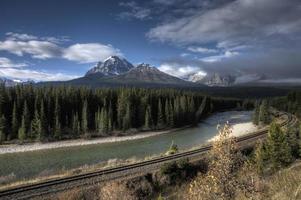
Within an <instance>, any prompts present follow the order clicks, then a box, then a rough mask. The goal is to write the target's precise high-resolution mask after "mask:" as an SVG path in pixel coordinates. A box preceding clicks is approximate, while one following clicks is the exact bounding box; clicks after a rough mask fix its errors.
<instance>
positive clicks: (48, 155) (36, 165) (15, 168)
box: [0, 111, 251, 184]
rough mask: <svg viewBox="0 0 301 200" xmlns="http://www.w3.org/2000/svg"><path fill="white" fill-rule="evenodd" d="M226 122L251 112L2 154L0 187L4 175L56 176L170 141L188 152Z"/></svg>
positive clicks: (159, 148)
mask: <svg viewBox="0 0 301 200" xmlns="http://www.w3.org/2000/svg"><path fill="white" fill-rule="evenodd" d="M226 121H229V122H230V123H232V124H235V123H241V122H249V121H251V112H248V111H230V112H223V113H217V114H214V115H212V116H211V117H209V118H208V119H206V120H204V121H203V122H201V123H200V124H199V125H198V126H197V127H194V128H188V129H185V130H180V131H174V132H171V133H168V134H162V135H157V136H153V137H149V138H143V139H137V140H132V141H123V142H115V143H107V144H95V145H88V146H77V147H66V148H58V149H48V150H40V151H33V152H22V153H11V154H3V155H0V184H1V182H3V180H4V179H7V176H10V177H11V179H12V180H14V181H15V180H21V179H28V178H34V177H36V176H43V175H50V174H56V173H58V172H59V171H61V170H66V169H74V168H78V167H81V166H84V165H93V164H98V163H102V162H106V161H108V160H110V159H129V158H143V157H146V156H151V155H156V154H160V153H163V152H166V150H167V149H168V147H169V146H170V144H171V143H172V141H174V143H175V144H177V145H178V147H179V149H180V150H185V149H189V148H191V147H194V146H197V145H201V144H203V143H205V142H206V141H208V140H209V139H210V138H212V137H213V136H215V135H216V133H217V130H216V126H217V124H218V123H220V124H224V123H225V122H226ZM1 179H2V181H1Z"/></svg>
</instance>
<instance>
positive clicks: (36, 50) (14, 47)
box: [0, 32, 122, 63]
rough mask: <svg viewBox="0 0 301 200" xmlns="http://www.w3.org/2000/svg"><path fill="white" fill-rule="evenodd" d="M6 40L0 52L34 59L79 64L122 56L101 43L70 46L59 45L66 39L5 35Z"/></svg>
mask: <svg viewBox="0 0 301 200" xmlns="http://www.w3.org/2000/svg"><path fill="white" fill-rule="evenodd" d="M6 35H7V36H9V37H8V38H7V39H6V40H4V41H0V51H7V52H10V53H12V54H15V55H18V56H24V55H25V54H28V55H30V56H31V57H32V58H35V59H42V60H45V59H50V58H63V59H67V60H70V61H76V62H79V63H91V62H97V61H100V60H104V59H105V58H107V57H109V56H113V55H118V56H122V53H121V52H120V50H119V49H116V48H114V47H113V46H112V45H109V44H108V45H104V44H101V43H83V44H74V45H71V46H67V47H64V46H61V45H59V43H60V42H62V41H68V40H69V39H68V38H67V37H62V38H56V37H36V36H33V35H28V34H19V33H12V32H8V33H6Z"/></svg>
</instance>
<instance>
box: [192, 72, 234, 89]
mask: <svg viewBox="0 0 301 200" xmlns="http://www.w3.org/2000/svg"><path fill="white" fill-rule="evenodd" d="M235 80H236V77H235V76H232V75H221V74H218V73H213V74H209V75H206V76H205V77H203V78H201V79H199V80H197V81H195V82H196V83H202V84H205V85H208V86H211V87H228V86H232V85H233V84H234V83H235Z"/></svg>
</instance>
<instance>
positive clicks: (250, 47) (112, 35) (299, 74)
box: [0, 0, 301, 82]
mask: <svg viewBox="0 0 301 200" xmlns="http://www.w3.org/2000/svg"><path fill="white" fill-rule="evenodd" d="M0 8H1V12H0V76H1V77H7V78H11V79H17V80H28V79H30V80H34V81H55V80H68V79H73V78H77V77H80V76H83V75H84V74H85V72H86V71H87V70H88V69H90V68H91V67H93V66H94V65H95V64H96V63H97V62H98V61H103V60H104V59H106V58H107V57H109V56H112V55H118V56H120V57H124V58H126V59H127V60H128V61H130V62H132V63H133V64H138V63H141V62H145V63H150V64H151V65H154V66H156V67H158V68H159V69H160V70H162V71H164V72H166V73H169V74H171V75H174V76H178V77H181V78H187V77H188V76H190V75H192V74H195V73H198V74H211V73H215V72H218V73H221V74H233V75H234V74H235V75H239V76H240V77H243V78H242V79H252V78H254V77H257V76H258V75H265V76H266V77H268V80H270V81H274V82H278V81H279V82H280V81H287V82H301V64H300V63H301V1H300V0H148V1H142V0H136V1H117V0H110V1H98V0H85V1H83V0H81V1H79V0H43V1H41V0H26V1H19V0H1V1H0Z"/></svg>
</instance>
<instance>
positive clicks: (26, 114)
mask: <svg viewBox="0 0 301 200" xmlns="http://www.w3.org/2000/svg"><path fill="white" fill-rule="evenodd" d="M23 108H24V109H23V116H24V120H25V121H24V123H25V126H24V128H25V133H26V134H27V133H29V132H30V114H29V110H28V105H27V101H26V100H25V102H24V106H23Z"/></svg>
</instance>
